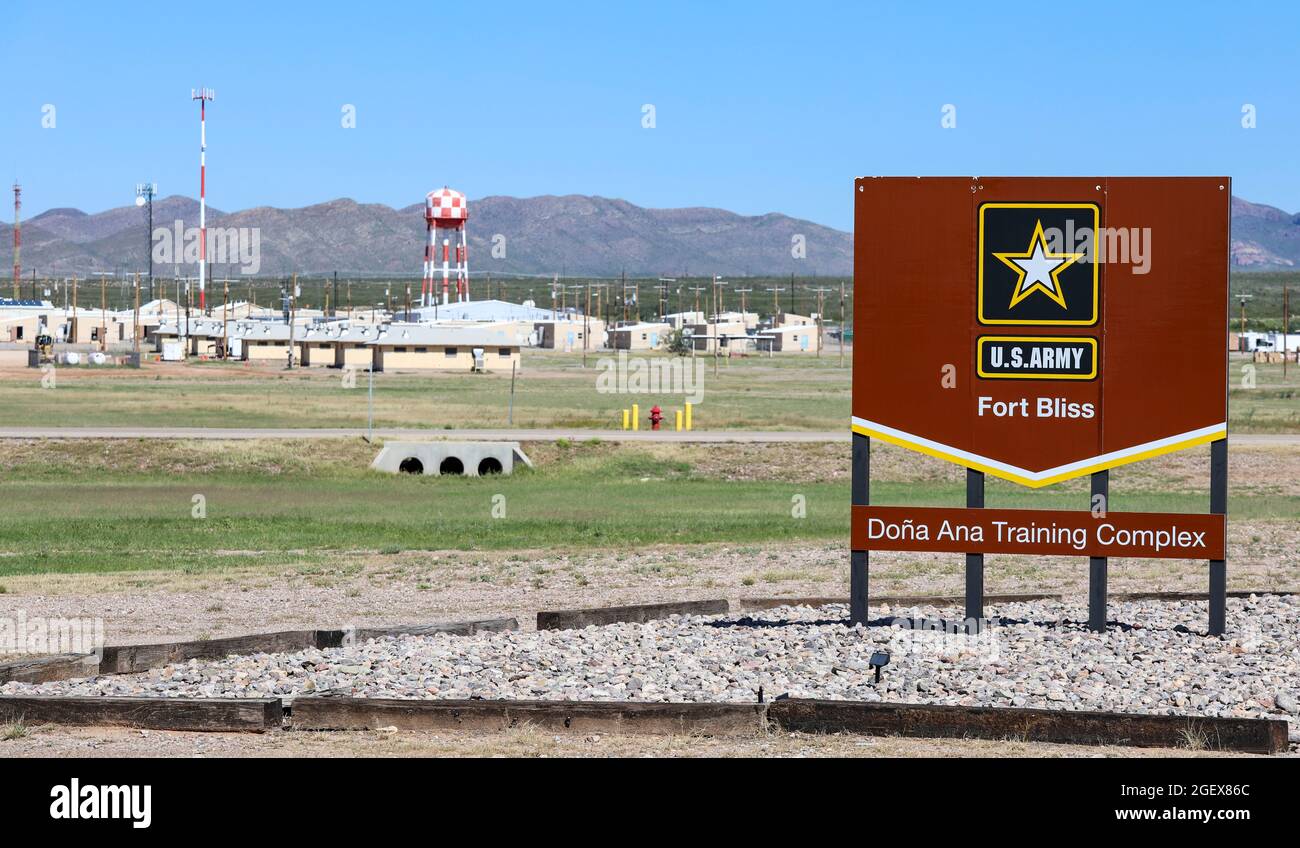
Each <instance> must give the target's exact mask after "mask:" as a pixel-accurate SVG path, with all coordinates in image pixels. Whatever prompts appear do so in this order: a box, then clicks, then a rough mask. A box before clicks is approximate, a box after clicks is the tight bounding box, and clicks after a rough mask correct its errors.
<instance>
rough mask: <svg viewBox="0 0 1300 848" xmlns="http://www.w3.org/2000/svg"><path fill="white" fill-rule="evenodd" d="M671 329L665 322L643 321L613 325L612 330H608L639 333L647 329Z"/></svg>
mask: <svg viewBox="0 0 1300 848" xmlns="http://www.w3.org/2000/svg"><path fill="white" fill-rule="evenodd" d="M671 329H672V327H670V326H669V325H667V324H662V323H659V322H650V321H643V322H641V323H640V324H629V325H627V326H626V327H614V328H613V329H612V330H610V332H611V333H623V332H631V333H641V332H645V331H647V330H655V331H661V330H671Z"/></svg>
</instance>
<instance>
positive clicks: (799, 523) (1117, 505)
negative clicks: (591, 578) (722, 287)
mask: <svg viewBox="0 0 1300 848" xmlns="http://www.w3.org/2000/svg"><path fill="white" fill-rule="evenodd" d="M729 449H730V448H727V447H726V446H710V447H708V448H707V449H706V448H697V449H696V450H697V452H696V453H695V454H693V456H694V457H697V458H702V457H703V456H704V454H703V453H702V452H701V451H704V450H707V451H709V452H710V454H713V455H714V456H712V458H713V459H715V460H716V459H717V457H716V453H717V452H718V451H724V450H729ZM735 449H736V450H739V448H735ZM532 450H533V451H534V452H535V453H536V456H534V459H535V460H540V461H538V468H537V469H536V470H533V471H523V472H520V473H517V474H516V475H514V476H512V477H493V478H479V479H472V478H438V477H411V476H405V475H402V476H393V475H386V474H380V473H378V472H372V471H370V470H369V469H368V468H367V463H368V462H369V460H370V459H371V458H372V456H373V454H374V452H375V451H374V448H372V447H370V446H368V445H366V444H365V443H364V442H362V441H361V440H359V439H357V440H331V441H317V442H270V441H267V442H259V441H251V442H238V443H235V442H211V443H197V442H170V441H116V442H113V443H106V442H35V441H33V442H12V443H7V444H0V470H2V471H3V475H4V479H5V484H4V485H3V486H0V575H13V574H32V573H72V572H102V571H129V570H138V569H163V570H166V569H184V570H188V571H196V572H197V571H207V570H213V569H223V568H232V567H239V566H245V565H258V566H262V567H267V568H272V569H274V568H277V567H284V566H296V565H304V564H314V563H320V562H322V561H324V560H326V559H331V560H335V561H336V560H337V559H338V558H339V557H340V556H342V555H347V556H350V557H351V558H353V559H357V558H364V555H365V554H366V553H368V552H389V553H392V552H395V551H397V550H448V549H459V550H486V549H498V550H510V549H549V550H552V551H563V550H567V549H583V548H587V549H590V548H605V549H617V548H629V549H631V548H638V547H643V546H647V545H655V544H669V543H685V544H693V543H705V542H744V543H752V544H755V545H762V544H763V543H776V542H783V541H789V540H834V539H845V540H847V534H848V516H849V506H848V504H849V486H848V482H847V480H846V479H842V478H841V479H835V478H834V477H833V476H831V475H828V474H824V473H821V472H819V471H818V469H817V467H816V464H815V463H810V465H809V469H808V475H807V476H806V478H805V479H804V481H802V482H795V481H791V482H786V481H782V480H776V479H737V478H736V477H735V476H733V475H731V474H729V473H726V472H719V471H718V470H717V469H718V468H719V467H726V466H727V465H728V464H729V463H728V462H727V461H725V458H724V461H723V462H722V463H721V464H714V465H710V466H709V468H708V469H704V468H703V466H700V467H697V466H696V465H695V464H694V463H693V462H692V461H691V460H690V459H675V458H673V456H674V452H673V451H672V450H671V449H670V448H668V447H666V446H657V447H655V448H640V447H636V446H630V445H623V446H619V445H614V444H610V443H582V444H575V445H567V446H556V445H550V444H548V445H535V446H532ZM770 450H792V451H798V450H805V449H804V448H800V447H798V446H773V447H771V448H770ZM688 456H689V455H688ZM738 456H739V455H738ZM795 461H796V462H797V461H798V460H797V459H796V460H795ZM741 462H742V460H741V459H739V458H737V460H736V462H735V463H734V464H733V465H735V466H739V465H740V463H741ZM823 462H824V460H823ZM882 476H883V477H884V478H885V479H883V480H880V481H879V482H875V483H873V489H872V495H873V499H874V500H876V501H878V502H880V503H892V504H920V505H954V506H955V505H960V504H961V503H962V502H963V501H962V499H963V497H964V487H963V486H962V485H961V484H960V483H957V482H953V481H951V480H928V481H923V480H909V479H898V478H897V477H896V476H894V475H890V474H888V473H885V474H883V475H882ZM1077 489H1078V487H1077V486H1061V487H1052V488H1049V489H1047V490H1040V491H1030V490H1027V489H1023V488H1021V487H1018V486H1015V485H1013V484H1010V483H1004V482H1002V481H995V480H991V481H990V482H989V494H988V505H989V506H990V507H993V506H1006V507H1037V508H1061V509H1079V508H1083V507H1084V506H1085V505H1086V503H1087V499H1086V495H1085V494H1083V493H1082V491H1079V490H1077ZM195 495H201V496H202V497H203V499H204V502H205V507H206V517H203V518H196V517H194V515H193V509H194V496H195ZM496 495H503V496H504V498H505V500H504V509H505V515H504V517H501V518H497V517H494V516H493V508H494V506H498V507H499V506H500V503H499V502H497V501H494V496H496ZM796 495H801V496H803V498H804V500H805V504H806V515H805V517H802V518H796V517H794V516H793V515H792V507H793V504H794V501H793V499H794V498H795V496H796ZM1205 507H1206V495H1205V492H1204V491H1203V489H1202V490H1197V489H1196V488H1195V487H1193V486H1190V485H1188V486H1183V485H1167V484H1162V483H1161V482H1160V481H1159V480H1158V479H1153V478H1146V479H1141V480H1140V481H1139V482H1137V483H1136V484H1135V485H1134V486H1132V487H1128V488H1125V489H1123V490H1120V491H1117V493H1116V495H1115V497H1114V499H1113V501H1112V504H1111V508H1112V509H1124V510H1154V511H1175V512H1177V511H1188V512H1202V511H1204V510H1205ZM1231 508H1232V515H1233V517H1234V518H1237V519H1250V520H1274V519H1283V520H1290V521H1295V520H1297V519H1300V497H1297V496H1292V495H1277V494H1273V495H1265V494H1257V495H1252V496H1250V497H1236V498H1234V499H1233V500H1232V501H1231Z"/></svg>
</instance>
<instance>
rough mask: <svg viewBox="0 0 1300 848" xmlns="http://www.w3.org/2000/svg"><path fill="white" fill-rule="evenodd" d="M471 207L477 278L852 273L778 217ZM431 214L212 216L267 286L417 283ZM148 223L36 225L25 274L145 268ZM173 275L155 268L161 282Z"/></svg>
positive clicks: (116, 212) (598, 203)
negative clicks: (254, 234)
mask: <svg viewBox="0 0 1300 848" xmlns="http://www.w3.org/2000/svg"><path fill="white" fill-rule="evenodd" d="M470 204H471V205H470V209H471V213H470V214H471V216H472V217H471V218H470V224H469V243H470V269H471V271H474V272H476V273H477V272H480V271H491V272H497V273H503V274H507V273H509V274H538V275H546V276H549V275H552V274H564V275H566V276H569V277H574V276H582V275H588V276H612V275H615V274H618V273H620V272H621V271H624V270H626V272H627V273H628V274H631V275H639V276H646V275H651V276H659V275H673V276H676V275H681V274H684V273H686V272H690V273H692V274H695V275H707V274H714V273H717V274H726V275H750V276H757V275H773V276H782V275H785V274H789V273H791V272H797V273H799V274H800V275H813V274H816V275H823V276H825V275H848V274H849V273H850V271H851V267H852V254H853V237H852V235H851V234H849V233H845V232H841V231H839V230H835V229H831V228H830V227H823V226H821V225H819V224H814V223H812V222H811V221H802V220H799V219H796V218H791V217H789V216H786V215H781V214H777V213H770V214H767V215H757V216H744V215H737V214H735V213H732V212H727V211H725V210H722V209H706V208H692V209H646V208H643V207H640V206H636V205H634V204H631V203H628V202H627V201H624V200H612V199H609V198H604V197H586V196H579V195H567V196H564V197H554V196H544V197H529V198H518V197H485V198H482V199H481V200H471V201H470ZM422 212H423V206H422V205H421V204H418V203H417V204H413V205H411V206H408V207H405V208H403V209H393V208H392V207H389V206H384V205H382V204H365V203H357V202H356V201H354V200H350V199H346V198H344V199H339V200H331V201H329V202H328V203H319V204H316V205H314V206H305V207H302V208H300V209H278V208H275V207H270V206H261V207H257V208H254V209H245V210H242V211H239V212H229V213H227V212H222V211H220V210H217V209H213V208H211V207H209V209H208V226H209V227H227V228H229V227H256V228H259V230H260V234H261V243H260V249H261V269H260V272H259V273H260V274H262V275H278V274H288V273H292V272H298V273H304V274H321V273H328V272H331V271H336V270H337V271H339V272H340V273H346V274H403V275H406V274H413V275H417V276H418V275H419V273H420V270H421V263H422V261H423V256H424V237H425V231H424V219H423V215H422ZM144 216H145V213H144V211H143V210H142V209H139V208H137V207H135V206H124V207H120V208H117V209H110V210H107V211H105V212H100V213H97V214H94V215H88V214H86V213H85V212H82V211H80V210H78V209H51V210H49V211H46V212H43V213H41V214H40V215H36V216H33V217H31V218H28V219H25V220H24V221H23V255H22V259H23V268H24V269H27V270H30V269H32V268H35V269H36V271H37V273H38V274H40V275H45V274H50V275H59V276H62V275H68V274H72V273H77V274H82V275H84V274H87V273H89V272H93V271H113V270H134V269H138V268H143V267H145V264H146V254H145V249H146V242H145V217H144ZM178 218H179V219H181V220H183V221H184V224H185V226H186V227H194V226H197V225H198V203H197V201H194V200H191V199H190V198H187V197H179V196H172V197H167V198H164V199H160V200H157V201H155V202H154V227H155V230H156V229H157V228H159V227H167V228H171V227H173V226H174V222H175V221H176V219H178ZM794 236H802V237H803V242H804V244H805V245H806V258H805V259H802V260H796V259H794V258H793V257H792V256H791V244H792V241H791V240H792V238H793V237H794ZM12 241H13V238H12V227H11V226H9V225H7V224H0V274H3V273H4V269H8V268H9V267H10V266H11V265H12V264H13V257H12ZM494 247H495V248H496V250H495V254H494V250H493V248H494ZM172 270H173V269H172V268H171V267H161V268H160V267H158V265H157V264H155V272H156V273H163V274H170V273H171V272H172ZM231 271H232V273H233V272H234V269H233V268H232V269H231ZM217 272H218V273H224V269H221V268H218V269H217Z"/></svg>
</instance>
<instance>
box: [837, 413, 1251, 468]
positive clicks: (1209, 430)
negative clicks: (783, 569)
mask: <svg viewBox="0 0 1300 848" xmlns="http://www.w3.org/2000/svg"><path fill="white" fill-rule="evenodd" d="M852 423H853V425H854V426H857V427H864V428H866V429H868V430H876V431H877V432H880V433H883V434H885V435H886V436H890V437H892V438H895V439H898V440H900V441H904V442H911V443H912V444H915V445H918V446H920V447H926V448H929V449H931V450H934V451H939V452H941V453H946V454H950V455H952V456H955V457H957V458H959V459H964V460H967V461H969V462H974V463H979V464H980V465H986V466H988V467H989V468H996V469H998V470H999V471H1005V472H1006V473H1008V474H1015V475H1017V476H1019V477H1024V478H1025V479H1028V480H1034V481H1038V480H1046V479H1047V478H1049V477H1056V476H1058V475H1060V474H1069V473H1070V472H1072V471H1077V470H1079V469H1080V468H1089V467H1091V466H1093V465H1097V464H1099V463H1106V462H1113V461H1115V460H1119V459H1123V458H1124V457H1127V456H1133V455H1134V454H1139V453H1145V452H1147V451H1150V450H1157V449H1159V448H1163V447H1167V446H1169V445H1173V444H1177V443H1180V442H1185V441H1188V440H1190V439H1198V438H1201V437H1203V436H1211V435H1214V434H1216V433H1223V434H1225V435H1226V434H1227V432H1228V422H1226V421H1224V422H1223V423H1220V424H1211V425H1210V426H1209V427H1201V428H1200V429H1198V430H1188V431H1187V432H1186V433H1179V434H1178V435H1176V436H1168V437H1166V438H1163V439H1156V440H1155V441H1153V442H1145V443H1143V444H1140V445H1134V446H1133V447H1128V448H1122V449H1120V450H1117V451H1111V452H1110V453H1103V454H1100V455H1098V456H1093V457H1088V458H1087V459H1081V460H1079V461H1078V462H1071V463H1069V464H1067V465H1058V466H1057V467H1055V468H1048V469H1046V470H1044V471H1030V470H1028V469H1025V468H1020V467H1019V466H1015V465H1010V464H1008V463H1005V462H998V461H997V460H996V459H989V458H988V457H987V456H981V455H979V454H977V453H971V452H970V451H964V450H961V449H960V448H954V447H952V446H951V445H945V444H943V443H942V442H936V441H933V440H931V439H926V438H922V437H921V436H915V435H913V434H911V433H907V432H904V431H902V430H897V429H895V428H893V427H887V426H885V425H884V424H880V423H877V422H875V421H868V420H867V419H865V418H858V417H857V416H856V415H855V416H853V417H852Z"/></svg>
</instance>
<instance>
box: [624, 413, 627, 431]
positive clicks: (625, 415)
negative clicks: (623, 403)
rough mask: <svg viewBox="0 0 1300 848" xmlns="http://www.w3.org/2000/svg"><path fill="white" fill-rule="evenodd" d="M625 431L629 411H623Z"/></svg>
mask: <svg viewBox="0 0 1300 848" xmlns="http://www.w3.org/2000/svg"><path fill="white" fill-rule="evenodd" d="M623 429H624V430H626V429H627V410H626V409H625V410H623Z"/></svg>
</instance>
